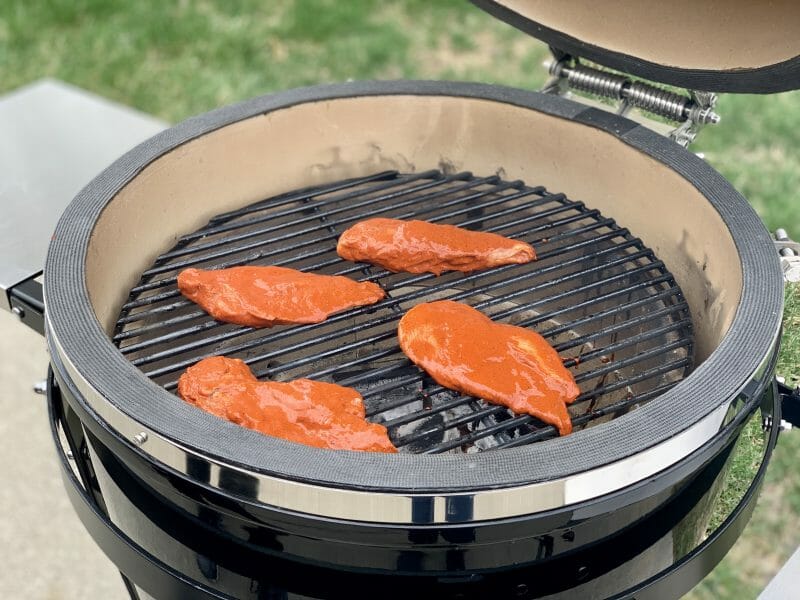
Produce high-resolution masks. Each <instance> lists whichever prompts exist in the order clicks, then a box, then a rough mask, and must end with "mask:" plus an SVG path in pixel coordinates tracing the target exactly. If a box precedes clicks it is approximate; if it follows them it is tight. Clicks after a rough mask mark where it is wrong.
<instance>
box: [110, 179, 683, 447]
mask: <svg viewBox="0 0 800 600" xmlns="http://www.w3.org/2000/svg"><path fill="white" fill-rule="evenodd" d="M376 215H381V216H386V217H395V218H404V219H410V218H419V219H424V220H427V221H431V222H441V223H452V224H456V225H460V226H462V227H467V228H469V229H475V230H482V231H493V232H497V233H501V234H503V235H506V236H508V237H512V238H517V239H522V240H525V241H527V242H529V243H531V244H533V245H534V247H535V248H536V251H537V254H538V256H539V260H538V261H536V262H533V263H529V264H527V265H509V266H505V267H500V268H498V269H491V270H488V271H480V272H475V273H470V274H463V273H445V274H443V275H441V276H439V277H435V276H433V275H431V274H421V275H411V274H404V273H390V272H388V271H385V270H383V269H380V268H378V267H372V266H369V265H364V264H355V263H350V262H346V261H342V260H341V259H340V258H339V257H338V256H337V255H336V240H337V238H338V237H339V235H340V234H341V233H342V232H343V231H344V230H345V229H346V228H347V227H349V226H350V225H352V224H353V223H355V222H357V221H359V220H361V219H364V218H367V217H371V216H376ZM242 264H253V265H283V266H289V267H292V268H296V269H300V270H303V271H313V272H316V273H325V274H337V275H349V276H351V277H353V278H355V279H359V280H362V281H374V282H376V283H378V284H379V285H380V286H381V287H382V288H383V289H384V290H385V291H386V293H387V297H386V299H385V300H383V301H382V302H380V303H379V304H378V305H374V306H369V307H362V308H357V309H353V310H350V311H347V312H344V313H340V314H337V315H334V316H332V317H331V318H329V319H328V320H327V321H325V322H323V323H319V324H313V325H301V326H277V327H274V328H272V329H260V330H256V329H253V328H250V327H241V326H237V325H229V324H224V323H219V322H216V321H214V320H213V319H211V318H210V317H209V316H208V315H206V314H205V313H204V312H203V311H202V310H200V309H199V308H198V307H196V306H195V305H194V304H192V303H191V302H189V301H188V300H186V299H184V298H183V297H182V296H181V295H180V292H179V291H178V290H177V286H176V276H177V274H178V273H179V272H180V271H181V270H182V269H184V268H186V267H190V266H197V267H201V268H221V267H226V266H233V265H242ZM444 298H449V299H453V300H461V301H464V302H467V303H468V304H470V305H472V306H474V307H475V308H477V309H479V310H481V311H482V312H484V313H485V314H487V315H489V316H490V317H491V318H492V319H494V320H498V321H502V322H506V323H512V324H515V325H520V326H524V327H531V328H534V329H535V330H536V331H538V332H539V333H541V334H542V335H543V336H544V337H545V338H546V339H547V340H548V341H549V342H550V343H551V344H552V345H553V346H554V347H555V348H556V350H558V351H559V353H560V354H561V355H562V357H563V358H564V361H565V364H566V365H567V366H568V367H569V368H571V369H572V371H573V374H574V375H575V378H576V381H577V382H578V384H579V385H580V388H581V392H582V393H581V395H580V397H579V398H578V400H577V401H576V402H575V403H574V404H573V405H572V406H571V407H570V414H571V415H572V420H573V425H574V426H575V428H576V429H581V428H583V427H588V426H593V425H595V424H598V423H602V422H605V421H607V420H609V419H611V418H614V417H615V416H617V415H619V414H623V413H625V412H627V411H630V410H633V409H635V408H636V407H637V406H640V405H641V404H642V403H644V402H647V401H648V400H650V399H652V398H654V397H656V396H657V395H659V394H661V393H663V392H664V391H666V390H667V389H669V388H670V387H671V386H673V385H675V383H677V382H678V381H679V380H680V379H681V378H683V377H684V376H685V375H686V374H687V373H688V372H689V370H690V369H691V366H692V324H691V319H690V316H689V310H688V307H687V305H686V302H685V300H684V298H683V295H682V293H681V290H680V289H679V287H678V286H677V284H676V283H675V281H674V279H673V277H672V276H671V275H670V274H669V272H668V271H667V270H666V268H665V267H664V264H663V263H662V262H661V261H660V260H658V259H657V258H656V257H655V256H654V254H653V252H652V251H651V250H649V249H648V248H646V247H645V246H644V245H643V244H642V242H641V240H639V239H638V238H635V237H633V236H632V235H631V234H630V233H629V232H628V230H627V229H624V228H621V227H619V226H618V225H617V224H616V223H615V222H614V221H613V220H612V219H608V218H605V217H603V216H602V215H601V214H600V213H599V212H598V211H597V210H591V209H589V208H587V207H586V206H584V204H583V203H582V202H576V201H572V200H569V199H568V198H566V197H565V196H564V195H563V194H556V193H550V192H548V191H547V190H546V189H545V188H543V187H529V186H526V185H525V184H524V183H523V182H521V181H510V182H509V181H503V180H502V179H501V178H500V177H499V176H491V177H482V178H479V177H474V176H472V174H470V173H455V174H443V173H441V172H440V171H435V170H434V171H427V172H424V173H416V174H411V175H407V174H398V173H396V172H394V171H391V172H382V173H377V174H374V175H372V176H369V177H363V178H360V179H352V180H347V181H341V182H338V183H335V184H331V185H327V186H321V187H316V188H309V189H305V190H300V191H297V192H292V193H290V194H284V195H281V196H278V197H274V198H270V199H267V200H264V201H262V202H258V203H255V204H252V205H250V206H248V207H245V208H243V209H240V210H236V211H232V212H228V213H225V214H221V215H219V216H217V217H215V218H213V219H212V220H211V221H210V222H209V223H208V224H207V225H206V226H205V227H204V228H202V229H200V230H199V231H196V232H194V233H191V234H188V235H185V236H183V237H182V238H180V239H179V240H178V243H177V244H176V245H175V246H174V247H173V248H172V249H171V250H170V251H168V252H166V253H164V254H162V255H161V256H160V257H159V258H158V259H157V260H156V261H155V263H154V264H153V265H152V266H151V267H150V268H149V269H148V270H147V271H145V272H144V273H143V274H142V278H141V280H140V282H139V283H138V285H137V286H136V287H134V288H133V290H131V294H130V297H129V298H128V301H127V302H126V303H125V304H124V305H123V307H122V312H121V314H120V317H119V319H118V321H117V327H116V331H115V335H114V342H115V343H116V344H117V345H118V346H119V348H120V350H121V351H122V352H123V354H125V355H126V356H127V357H128V358H129V359H130V360H131V362H132V363H133V364H134V365H136V366H137V367H139V368H140V369H141V370H142V371H143V372H144V373H145V374H146V375H148V376H149V377H151V378H152V379H154V380H155V381H156V382H158V383H159V384H161V385H162V386H164V387H165V388H166V389H167V390H170V391H174V390H175V388H176V386H177V379H178V377H179V376H180V374H181V373H182V372H183V371H184V370H185V369H186V367H188V366H190V365H192V364H194V363H195V362H196V361H198V360H200V359H201V358H204V357H207V356H212V355H218V354H224V355H226V356H230V357H236V358H241V359H243V360H244V361H245V362H246V363H248V364H249V365H250V366H251V368H252V369H253V371H254V373H255V374H256V375H257V376H258V377H259V378H268V379H275V380H289V379H296V378H299V377H309V378H313V379H320V380H325V381H333V382H336V383H339V384H341V385H347V386H351V387H354V388H356V389H357V390H358V391H359V392H360V393H361V394H362V396H363V397H364V401H365V404H366V407H367V415H368V417H369V418H370V419H371V420H373V421H375V422H382V423H384V424H385V425H386V426H387V427H388V428H389V432H390V435H391V437H392V440H393V441H394V442H395V444H396V445H397V446H398V447H399V448H400V449H401V450H402V451H407V452H418V453H438V452H446V451H452V452H474V451H480V450H489V449H495V448H507V447H513V446H519V445H522V444H528V443H532V442H536V441H540V440H544V439H547V438H550V437H553V436H555V435H556V432H555V430H554V428H553V427H551V426H547V425H544V424H542V423H541V422H539V421H537V420H536V419H534V418H533V417H530V416H527V415H521V416H520V415H514V414H513V413H511V412H510V411H508V410H507V409H505V408H502V407H499V406H494V405H490V404H487V403H485V402H484V401H482V400H478V399H475V398H471V397H466V396H461V395H459V394H457V393H455V392H452V391H450V390H447V389H444V388H442V387H441V386H439V385H437V384H436V383H434V382H433V381H432V380H431V379H430V378H429V377H428V376H427V375H424V374H423V373H422V372H421V371H420V370H419V369H417V368H416V367H414V366H413V365H412V364H411V363H410V361H409V360H408V359H406V358H405V356H404V355H403V354H402V352H401V351H400V349H399V347H398V345H397V340H396V326H397V320H398V319H399V317H400V316H401V315H402V314H403V313H404V312H405V311H407V310H408V309H409V308H411V306H413V305H414V304H415V303H418V302H426V301H431V300H435V299H444Z"/></svg>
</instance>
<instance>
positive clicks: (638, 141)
mask: <svg viewBox="0 0 800 600" xmlns="http://www.w3.org/2000/svg"><path fill="white" fill-rule="evenodd" d="M392 95H421V96H448V97H460V98H474V99H481V100H489V101H495V102H502V103H508V104H511V105H514V106H518V107H523V108H527V109H530V110H535V111H538V112H542V113H545V114H548V115H552V116H554V117H558V118H563V119H568V120H575V121H579V122H582V123H585V124H586V125H587V126H590V127H596V128H600V129H603V130H605V131H607V132H609V134H611V135H614V136H616V137H619V139H621V140H622V141H623V142H625V143H627V144H629V145H631V146H633V147H635V148H637V149H639V150H640V151H641V152H643V153H645V154H648V155H650V156H652V157H653V158H655V159H657V160H659V161H661V162H662V163H664V164H665V165H667V166H669V167H670V168H672V169H674V170H675V171H676V172H678V173H679V174H680V175H682V176H683V177H684V178H686V179H687V180H688V181H689V182H691V183H692V184H693V185H694V186H695V187H697V189H698V190H700V191H701V192H702V193H703V194H704V195H705V196H706V197H707V198H708V201H709V202H710V203H711V204H712V205H713V206H714V207H715V208H716V210H717V211H719V213H720V215H721V216H722V218H723V219H724V221H725V223H726V224H727V226H728V227H729V228H730V230H731V232H732V234H733V238H734V240H735V242H736V248H737V250H738V253H739V257H740V260H741V263H742V268H743V274H744V276H743V290H742V300H741V303H740V306H739V308H738V310H737V313H736V316H735V318H734V321H733V323H732V324H731V327H730V330H729V332H728V334H727V336H726V337H725V339H724V340H723V341H722V343H721V344H720V346H719V348H718V349H717V350H716V351H715V352H714V353H713V354H712V355H711V356H710V357H709V358H708V359H707V360H706V361H704V362H703V363H702V364H701V365H700V366H699V367H697V368H696V369H695V371H694V372H693V373H691V374H690V375H689V376H688V377H687V378H686V379H685V380H683V381H682V382H681V383H680V384H679V385H677V386H676V387H675V388H673V389H672V390H670V391H669V392H667V393H665V394H664V395H662V396H660V397H658V398H656V399H653V400H652V401H650V402H649V403H647V404H646V405H644V406H643V407H641V408H640V409H638V410H636V411H633V412H632V413H629V414H627V415H624V416H623V417H620V418H617V419H615V420H613V421H611V422H609V423H606V424H604V425H603V426H602V427H593V428H589V429H587V430H585V431H579V432H576V433H573V434H572V435H570V436H567V437H563V438H558V439H554V440H549V441H547V442H544V443H537V444H532V445H529V446H523V447H519V448H511V449H507V450H503V451H499V452H482V453H476V454H461V455H452V454H447V455H438V456H437V455H433V456H431V455H411V454H396V455H386V454H377V453H364V452H348V451H335V452H334V451H328V450H320V449H317V448H311V447H307V446H302V445H298V444H293V443H290V442H287V441H284V440H281V439H277V438H271V437H268V436H263V435H261V434H259V433H256V432H254V431H250V430H248V429H244V428H242V427H238V426H236V425H233V424H231V423H228V422H225V421H222V420H220V419H218V418H216V417H213V416H211V415H210V414H207V413H205V412H203V411H200V410H198V409H196V408H194V407H192V406H190V405H188V404H187V403H185V402H183V401H181V400H179V399H178V398H177V397H175V396H174V395H172V394H170V393H169V392H167V391H165V390H164V389H162V388H161V387H159V386H158V385H156V384H155V383H154V382H152V381H151V380H149V379H148V378H147V377H146V376H145V375H144V374H143V373H142V372H141V371H139V370H138V369H137V368H136V367H134V366H133V365H132V364H131V363H130V362H129V361H128V360H127V359H126V358H125V357H124V356H123V355H122V354H121V353H120V352H119V350H118V349H117V348H116V347H115V346H114V345H113V344H112V342H111V341H110V340H109V338H108V336H107V335H106V333H105V332H104V331H103V329H102V328H101V326H100V324H99V323H98V321H97V319H96V318H95V316H94V313H93V311H92V308H91V304H90V301H89V297H88V293H87V289H86V281H85V261H86V252H87V247H88V243H89V239H90V234H91V232H92V228H93V226H94V224H95V222H96V220H97V218H98V216H99V215H100V213H101V212H102V211H103V208H104V207H105V206H106V205H107V204H108V203H109V202H110V201H111V200H112V199H113V197H114V196H115V194H116V193H117V192H118V191H119V190H120V189H122V188H123V187H124V186H125V185H126V184H127V183H128V182H129V181H131V179H133V178H134V177H135V176H136V175H137V174H138V173H139V172H140V171H141V170H142V169H143V168H144V167H146V166H147V165H148V164H149V163H151V162H152V161H153V160H155V159H157V158H158V157H160V156H161V155H163V154H165V153H167V152H169V151H171V150H172V149H174V148H175V147H177V146H180V145H181V144H183V143H185V142H187V141H189V140H192V139H194V138H196V137H199V136H201V135H204V134H206V133H209V132H211V131H214V130H216V129H219V128H221V127H224V126H226V125H228V124H231V123H234V122H237V121H240V120H243V119H247V118H250V117H253V116H256V115H259V114H263V113H267V112H270V111H274V110H279V109H281V108H286V107H291V106H294V105H297V104H302V103H306V102H316V101H324V100H330V99H335V98H349V97H360V96H392ZM687 218H688V216H687ZM782 290H783V283H782V275H781V271H780V267H779V263H778V259H777V254H776V252H775V249H774V247H773V243H772V241H771V239H770V237H769V234H768V233H767V232H766V230H765V229H764V226H763V224H762V223H761V221H760V220H759V219H758V217H757V216H756V214H755V213H754V212H753V210H752V209H751V208H750V206H749V205H748V204H747V202H746V201H745V200H744V198H742V196H741V195H740V194H739V193H738V192H736V190H734V189H733V187H732V186H731V185H730V184H729V183H728V182H727V181H726V180H725V179H724V178H723V177H722V176H721V175H719V174H718V173H717V172H716V171H714V170H713V169H712V168H711V167H709V166H708V165H707V164H706V163H705V162H704V161H702V160H701V159H699V158H697V157H696V156H694V155H693V154H692V153H690V152H688V151H686V150H685V149H683V148H681V147H680V146H678V145H677V144H675V143H673V142H671V141H669V140H667V139H666V138H663V137H661V136H659V135H657V134H655V133H653V132H652V131H650V130H648V129H646V128H644V127H641V126H638V125H632V124H631V121H629V120H627V119H624V118H622V117H617V116H609V117H605V116H604V117H603V118H602V119H601V118H598V115H597V114H596V109H586V108H585V107H584V106H583V105H580V104H577V103H575V102H571V101H569V100H565V99H563V98H559V97H556V96H549V95H544V94H539V93H535V92H527V91H523V90H517V89H510V88H504V87H498V86H489V85H483V84H474V83H456V82H428V81H422V82H420V81H396V82H356V83H348V84H338V85H328V86H318V87H312V88H303V89H298V90H291V91H287V92H282V93H279V94H275V95H270V96H264V97H261V98H256V99H253V100H250V101H247V102H244V103H241V104H237V105H234V106H229V107H225V108H221V109H219V110H215V111H213V112H210V113H207V114H204V115H200V116H198V117H194V118H191V119H189V120H187V121H185V122H183V123H181V124H179V125H177V126H175V127H173V128H171V129H168V130H166V131H164V132H162V133H160V134H158V135H157V136H155V137H153V138H151V139H150V140H148V141H146V142H144V143H142V144H141V145H139V146H138V147H136V148H134V149H133V150H131V151H130V152H128V153H127V154H125V155H124V156H123V157H122V158H120V159H119V160H118V161H116V162H115V163H114V164H112V165H111V166H110V167H108V168H107V169H106V170H105V171H103V172H102V173H101V174H100V175H99V176H98V177H97V178H96V179H94V180H93V181H92V182H91V183H90V184H89V185H88V186H87V187H86V188H84V189H83V190H82V191H81V192H80V193H79V194H78V196H77V197H76V198H75V199H74V201H73V202H72V204H70V206H69V207H68V208H67V210H66V211H65V213H64V215H63V216H62V218H61V220H60V221H59V223H58V226H57V228H56V232H55V236H54V238H53V241H52V242H51V244H50V248H49V251H48V255H47V261H46V266H45V297H46V309H47V312H48V315H49V322H50V326H51V327H52V333H54V334H55V335H56V337H57V339H58V341H59V343H60V344H61V346H62V347H63V351H64V354H65V355H66V356H67V357H69V359H70V360H71V361H72V363H73V364H74V365H75V367H76V368H77V369H78V371H79V372H80V373H81V374H82V375H83V377H84V378H85V379H86V380H87V381H89V382H91V384H92V385H93V386H94V388H95V389H96V390H97V391H98V392H99V393H100V394H102V396H103V397H105V398H106V399H108V400H109V401H110V402H112V403H113V404H114V405H115V406H116V407H118V408H119V409H120V410H122V411H123V412H124V413H126V414H127V415H129V416H130V417H132V418H133V419H135V420H137V421H138V422H140V423H141V424H143V425H145V426H146V427H148V428H150V429H152V430H153V431H155V432H157V433H159V434H161V435H163V436H165V437H166V438H168V439H171V440H173V441H175V442H178V443H179V444H181V445H183V446H185V447H187V448H189V449H192V450H196V451H197V452H199V453H201V454H204V455H206V456H209V457H212V458H215V459H218V460H221V461H224V462H227V463H230V464H232V465H238V466H242V467H245V468H247V469H250V470H252V471H257V472H261V473H264V474H269V475H275V476H279V477H283V478H287V479H292V480H298V481H306V482H315V483H320V484H324V485H331V486H337V487H346V488H353V489H368V490H375V491H379V490H380V491H405V492H409V491H414V492H421V491H430V492H447V491H457V490H461V491H465V490H476V489H488V488H497V487H508V486H514V485H519V484H523V483H532V482H537V481H544V480H552V479H558V478H562V477H566V476H568V475H571V474H575V473H578V472H581V471H586V470H589V469H594V468H596V467H599V466H601V465H605V464H608V463H611V462H614V461H617V460H619V459H622V458H624V457H627V456H630V455H632V454H636V453H639V452H641V451H643V450H645V449H646V448H649V447H651V446H653V445H655V444H657V443H659V442H662V441H664V440H666V439H668V438H670V437H672V436H674V435H675V434H677V433H679V432H680V431H682V430H684V429H686V428H687V427H688V426H690V425H692V424H694V423H696V422H697V421H698V420H700V419H701V418H703V417H704V416H705V415H707V414H709V413H710V412H711V411H712V410H714V409H715V408H717V407H718V406H720V405H721V404H722V403H724V402H725V401H726V400H729V399H731V398H732V397H734V395H735V394H736V393H737V391H738V390H740V389H741V387H742V386H743V385H744V384H746V383H747V382H748V381H749V380H750V379H751V378H753V377H754V374H755V373H756V371H757V369H758V367H759V365H760V364H761V362H762V360H763V359H764V358H765V357H767V356H768V354H769V352H770V351H771V350H773V349H774V342H775V339H776V336H777V333H778V330H779V325H780V320H781V313H782V307H783V293H782ZM51 350H54V349H51ZM680 458H681V457H679V456H676V460H678V459H680Z"/></svg>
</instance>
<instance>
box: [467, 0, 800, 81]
mask: <svg viewBox="0 0 800 600" xmlns="http://www.w3.org/2000/svg"><path fill="white" fill-rule="evenodd" d="M472 2H473V4H475V5H476V6H478V7H479V8H482V9H483V10H485V11H487V12H488V13H490V14H492V15H493V16H495V17H497V18H499V19H501V20H503V21H505V22H507V23H509V24H511V25H513V26H514V27H517V28H518V29H520V30H522V31H524V32H525V33H528V34H530V35H532V36H533V37H536V38H538V39H540V40H542V41H544V42H546V43H547V44H549V45H550V46H551V47H553V48H557V49H559V50H561V51H563V52H566V53H568V54H571V55H574V56H578V57H580V58H585V59H588V60H591V61H594V62H596V63H599V64H601V65H605V66H607V67H610V68H612V69H617V70H619V71H623V72H625V73H629V74H631V75H634V76H636V77H642V78H645V79H649V80H652V81H658V82H661V83H666V84H669V85H675V86H680V87H684V88H688V89H693V90H702V91H708V92H740V93H758V94H765V93H771V92H781V91H786V90H793V89H798V88H800V38H798V36H797V33H796V32H797V31H798V29H800V5H798V4H797V3H796V2H791V1H790V0H774V1H772V2H769V3H762V2H747V1H743V0H736V1H734V2H722V1H719V0H701V1H700V2H698V1H697V0H675V1H673V2H636V1H634V0H624V1H622V2H613V3H611V2H608V3H597V2H593V1H590V0H578V1H576V2H571V3H569V4H568V5H567V4H564V3H563V2H554V1H553V0H472ZM567 7H569V10H567Z"/></svg>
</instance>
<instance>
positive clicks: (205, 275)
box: [178, 267, 385, 327]
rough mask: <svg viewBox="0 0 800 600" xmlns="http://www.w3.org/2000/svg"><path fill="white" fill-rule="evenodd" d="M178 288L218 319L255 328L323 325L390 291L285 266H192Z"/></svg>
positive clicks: (179, 278)
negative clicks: (211, 267)
mask: <svg viewBox="0 0 800 600" xmlns="http://www.w3.org/2000/svg"><path fill="white" fill-rule="evenodd" d="M178 289H180V291H181V293H182V294H183V295H184V296H186V297H187V298H188V299H189V300H191V301H192V302H196V303H197V304H199V305H200V306H201V307H202V308H203V310H205V311H206V312H207V313H209V314H210V315H211V316H212V317H214V318H215V319H217V320H218V321H225V322H226V323H236V324H237V325H247V326H250V327H272V326H273V325H282V324H287V323H319V322H321V321H324V320H325V319H327V318H328V316H329V315H331V314H332V313H337V312H341V311H343V310H347V309H348V308H353V307H355V306H364V305H367V304H375V303H376V302H378V301H379V300H380V299H381V298H383V297H384V295H385V294H384V291H383V290H382V289H381V288H380V286H378V285H376V284H374V283H370V282H363V283H359V282H358V281H353V280H352V279H348V278H347V277H340V276H334V275H314V274H313V273H303V272H302V271H296V270H294V269H286V268H284V267H232V268H230V269H219V270H216V271H203V270H200V269H186V270H185V271H182V272H181V273H180V275H178Z"/></svg>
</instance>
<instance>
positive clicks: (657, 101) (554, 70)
mask: <svg viewBox="0 0 800 600" xmlns="http://www.w3.org/2000/svg"><path fill="white" fill-rule="evenodd" d="M551 50H552V52H553V57H554V59H553V60H552V61H550V62H549V65H548V66H549V71H550V76H551V77H550V80H549V81H548V82H547V84H545V87H544V89H543V90H542V91H543V92H545V93H550V94H557V95H559V96H568V95H569V96H571V95H572V94H571V92H573V91H578V92H582V93H584V94H589V95H593V96H598V97H600V98H606V99H609V100H613V101H615V102H616V103H617V106H616V110H615V112H616V113H617V114H619V115H624V116H627V115H628V114H629V113H630V112H631V110H632V109H634V108H638V109H639V110H640V111H644V112H646V113H650V114H653V115H657V116H659V117H662V118H663V119H666V120H668V121H670V122H672V123H677V124H678V126H677V127H675V128H674V129H670V130H668V131H666V132H665V133H666V134H667V135H668V136H669V137H670V138H671V139H672V140H674V141H675V142H677V143H678V144H680V145H681V146H683V147H684V148H686V147H687V146H689V144H690V143H692V142H693V141H694V140H695V138H696V137H697V134H698V132H699V131H700V129H702V127H703V126H705V125H710V124H716V123H719V121H720V116H719V115H718V114H717V113H716V112H714V106H715V105H716V102H717V95H716V94H713V93H711V92H698V91H689V95H688V96H685V95H682V94H677V93H675V92H671V91H669V90H667V89H664V88H661V87H658V86H655V85H652V84H650V83H646V82H643V81H637V80H634V79H631V78H629V77H627V76H626V75H621V74H617V73H612V72H610V71H605V70H601V69H597V68H595V67H589V66H587V65H584V64H581V62H580V59H578V58H575V57H573V56H570V55H568V54H563V53H561V52H559V51H558V50H554V49H551ZM643 124H645V125H648V126H650V127H651V128H652V129H655V130H657V131H659V132H662V133H664V129H665V128H664V125H663V124H662V123H659V122H657V121H654V120H653V119H651V118H645V119H644V122H643Z"/></svg>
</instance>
